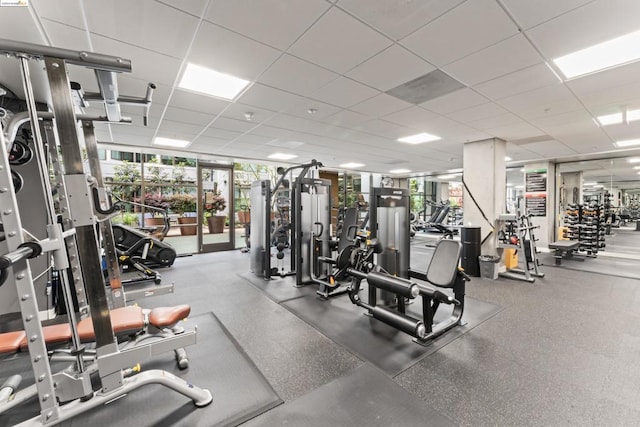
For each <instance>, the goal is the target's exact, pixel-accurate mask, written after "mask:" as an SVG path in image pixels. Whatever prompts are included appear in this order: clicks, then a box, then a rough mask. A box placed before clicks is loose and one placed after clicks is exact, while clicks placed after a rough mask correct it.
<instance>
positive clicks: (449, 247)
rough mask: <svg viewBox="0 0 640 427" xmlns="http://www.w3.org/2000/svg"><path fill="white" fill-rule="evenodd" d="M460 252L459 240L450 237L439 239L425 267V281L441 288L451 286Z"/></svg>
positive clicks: (456, 270) (453, 281)
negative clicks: (427, 265)
mask: <svg viewBox="0 0 640 427" xmlns="http://www.w3.org/2000/svg"><path fill="white" fill-rule="evenodd" d="M461 252H462V244H461V243H460V242H458V241H456V240H450V239H442V240H440V241H439V242H438V244H437V245H436V249H435V250H434V251H433V256H432V257H431V262H429V267H428V268H427V281H428V282H429V283H431V284H433V285H435V286H439V287H441V288H451V287H453V285H454V283H455V279H456V274H457V272H458V261H459V260H460V254H461Z"/></svg>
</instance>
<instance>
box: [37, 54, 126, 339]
mask: <svg viewBox="0 0 640 427" xmlns="http://www.w3.org/2000/svg"><path fill="white" fill-rule="evenodd" d="M44 62H45V66H46V70H47V76H48V78H49V86H50V90H51V98H52V101H53V102H52V104H53V105H52V106H53V111H54V115H55V117H56V124H57V128H58V134H59V137H60V145H61V151H62V157H63V161H64V167H65V173H66V174H67V175H76V174H84V168H83V165H82V152H81V151H80V145H79V135H78V128H77V126H76V124H77V121H76V117H75V114H74V109H73V102H72V99H71V92H70V89H69V88H70V86H69V78H68V76H67V70H66V65H65V62H64V61H63V60H61V59H58V58H48V57H47V58H45V59H44ZM71 214H72V215H73V212H72V213H71ZM76 239H77V242H78V247H79V256H80V264H81V265H82V273H83V276H84V282H85V286H86V288H87V297H88V300H89V306H90V308H91V319H92V322H93V329H94V331H95V336H96V348H98V349H100V347H103V346H108V345H110V344H113V342H114V340H115V337H114V335H113V328H112V326H111V318H110V317H109V304H108V302H107V294H106V290H105V287H104V278H103V277H102V266H101V265H100V251H99V250H98V242H97V236H96V232H95V228H94V226H93V225H91V224H89V225H81V226H78V227H76Z"/></svg>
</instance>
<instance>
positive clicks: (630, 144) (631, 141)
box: [614, 138, 640, 147]
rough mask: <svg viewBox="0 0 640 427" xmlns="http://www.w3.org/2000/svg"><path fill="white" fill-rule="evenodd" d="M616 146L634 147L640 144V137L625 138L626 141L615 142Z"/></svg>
mask: <svg viewBox="0 0 640 427" xmlns="http://www.w3.org/2000/svg"><path fill="white" fill-rule="evenodd" d="M614 144H615V146H616V147H633V146H634V145H640V139H638V138H636V139H625V140H624V141H616V142H614Z"/></svg>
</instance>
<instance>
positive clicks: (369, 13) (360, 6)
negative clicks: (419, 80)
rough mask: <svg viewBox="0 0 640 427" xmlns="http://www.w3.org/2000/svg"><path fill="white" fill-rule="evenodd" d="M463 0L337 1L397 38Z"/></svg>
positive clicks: (359, 16)
mask: <svg viewBox="0 0 640 427" xmlns="http://www.w3.org/2000/svg"><path fill="white" fill-rule="evenodd" d="M463 1H464V0H422V1H406V0H377V1H372V0H341V1H340V3H338V6H339V7H342V8H344V9H346V10H348V11H349V12H351V13H353V14H354V15H356V16H357V17H358V18H360V19H362V20H363V21H366V22H367V23H368V24H370V25H371V26H373V27H375V28H377V29H378V30H380V31H381V32H383V33H384V34H386V35H388V36H389V37H391V38H393V39H395V40H399V39H401V38H403V37H405V36H407V35H408V34H411V33H412V32H413V31H415V30H417V29H418V28H420V27H422V26H423V25H425V24H427V23H428V22H431V21H432V20H434V19H436V18H437V17H439V16H440V15H442V14H444V13H445V12H447V11H448V10H450V9H452V8H454V7H455V6H457V5H458V4H460V3H462V2H463Z"/></svg>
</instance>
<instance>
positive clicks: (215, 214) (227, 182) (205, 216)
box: [198, 163, 235, 252]
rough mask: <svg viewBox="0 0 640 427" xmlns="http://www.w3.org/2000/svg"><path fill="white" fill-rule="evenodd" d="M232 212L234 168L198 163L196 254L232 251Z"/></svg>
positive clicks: (233, 231)
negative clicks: (197, 251) (197, 252)
mask: <svg viewBox="0 0 640 427" xmlns="http://www.w3.org/2000/svg"><path fill="white" fill-rule="evenodd" d="M233 212H234V209H233V167H232V166H231V165H230V166H226V165H219V164H215V163H198V248H199V252H214V251H225V250H230V249H233V248H234V245H235V218H234V215H233Z"/></svg>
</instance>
